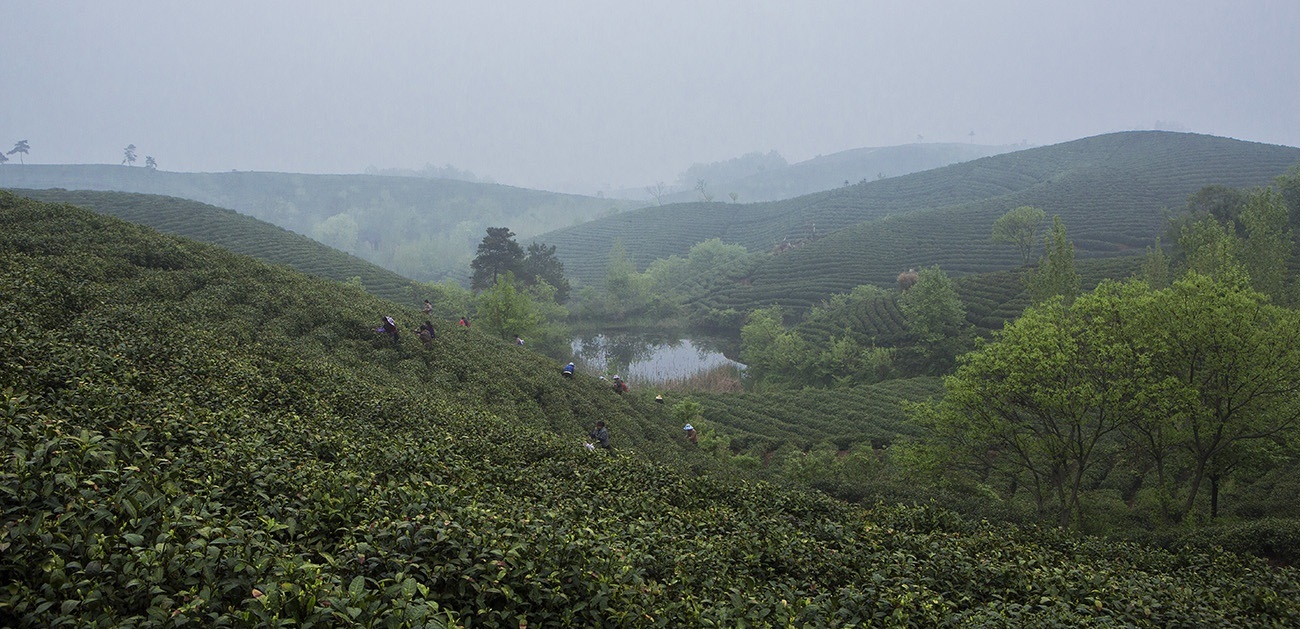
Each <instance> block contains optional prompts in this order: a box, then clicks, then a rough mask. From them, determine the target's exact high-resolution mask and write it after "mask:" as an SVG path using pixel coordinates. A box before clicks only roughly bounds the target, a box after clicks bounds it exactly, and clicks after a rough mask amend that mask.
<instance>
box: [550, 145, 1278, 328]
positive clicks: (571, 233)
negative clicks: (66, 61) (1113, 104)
mask: <svg viewBox="0 0 1303 629" xmlns="http://www.w3.org/2000/svg"><path fill="white" fill-rule="evenodd" d="M1298 159H1299V151H1298V149H1297V148H1292V147H1284V146H1272V145H1265V144H1256V143H1251V142H1242V141H1238V140H1231V139H1226V138H1217V137H1212V136H1204V135H1196V134H1182V133H1167V132H1150V131H1145V132H1127V133H1114V134H1108V135H1102V136H1096V137H1092V138H1085V139H1082V140H1076V141H1073V142H1067V143H1063V144H1057V145H1053V146H1047V147H1040V148H1034V149H1028V150H1025V151H1018V152H1014V153H1006V154H1002V155H996V156H993V157H987V158H982V159H977V160H973V161H970V162H964V163H961V164H955V165H953V166H947V167H944V168H938V169H935V170H930V171H927V172H922V173H915V174H911V175H906V176H903V177H895V178H891V179H883V180H879V181H870V182H866V183H862V184H856V185H851V186H847V187H844V188H840V189H837V190H832V191H828V192H824V193H820V194H813V195H808V196H804V197H799V198H796V199H790V200H787V201H781V202H776V203H758V204H750V205H743V204H725V203H709V204H702V203H697V204H684V205H675V206H666V207H659V208H645V209H642V210H638V211H636V212H627V213H624V214H621V215H619V216H615V217H608V218H603V219H599V220H595V221H591V222H589V223H585V224H583V225H578V226H575V227H571V228H566V229H562V230H558V231H556V232H551V233H548V234H544V235H542V236H540V238H543V239H545V240H546V241H547V242H549V243H553V244H556V245H557V255H558V257H560V258H561V259H562V260H563V262H564V263H565V265H566V269H567V272H568V273H569V274H570V275H571V276H572V277H574V278H576V279H577V280H579V281H581V282H583V283H588V284H594V285H600V282H601V278H602V272H603V271H604V269H605V267H606V265H607V262H608V252H609V251H610V243H611V242H612V241H615V240H619V241H621V242H622V243H623V244H624V246H625V248H626V249H627V250H628V251H629V254H630V256H631V258H632V259H633V260H634V262H635V263H636V264H637V265H638V266H639V267H640V268H642V267H645V266H646V265H647V264H648V263H650V262H651V261H652V260H654V259H657V258H662V257H668V256H670V255H685V254H686V252H687V251H688V249H689V248H691V246H692V245H693V244H696V243H698V242H701V241H703V240H706V239H709V238H716V237H718V238H720V239H722V240H724V241H725V242H729V243H737V244H741V245H744V246H746V247H747V248H748V249H750V250H752V251H764V252H768V251H776V250H780V249H781V250H785V251H786V253H783V254H781V255H776V256H774V257H773V258H772V259H770V260H768V261H766V262H765V263H763V264H762V265H761V267H760V268H759V269H757V270H756V273H755V274H754V275H753V276H752V277H747V278H742V281H741V282H738V283H735V284H732V285H729V286H721V287H720V290H721V291H722V292H723V293H724V294H722V295H721V296H719V297H718V298H715V299H714V302H716V303H718V304H719V305H720V306H721V307H735V308H746V307H751V305H753V304H763V303H770V302H773V301H774V300H775V299H779V301H778V303H790V304H792V305H798V304H800V305H808V304H810V303H812V301H813V300H817V299H820V298H822V297H823V296H826V295H828V294H830V293H831V292H839V291H845V290H849V288H850V287H853V286H855V285H857V284H864V283H875V284H889V283H891V282H893V281H894V278H895V277H896V274H898V273H899V272H901V271H904V270H906V269H907V268H909V267H916V268H917V267H921V266H928V265H933V264H936V265H940V266H941V267H942V268H943V269H944V270H946V271H947V272H949V273H952V274H961V273H971V272H979V271H993V270H1000V269H1008V268H1013V267H1015V266H1017V265H1018V264H1019V262H1020V261H1019V260H1018V259H1017V256H1016V253H1015V251H1014V250H1013V248H1012V247H1009V246H1008V245H1000V244H997V243H993V242H991V241H990V231H991V225H992V223H993V222H994V221H995V219H996V218H998V217H999V216H1000V215H1001V214H1003V213H1004V212H1006V211H1008V210H1010V209H1012V208H1014V207H1017V206H1019V205H1028V204H1030V205H1035V206H1037V207H1041V208H1042V209H1044V210H1045V211H1046V213H1047V214H1050V215H1053V214H1059V215H1061V216H1062V217H1063V218H1064V221H1065V223H1066V224H1067V227H1068V230H1069V236H1070V237H1071V238H1072V239H1073V241H1074V242H1075V243H1076V244H1077V246H1078V247H1080V248H1082V251H1081V255H1083V256H1117V255H1128V254H1131V253H1135V252H1136V250H1137V248H1139V249H1140V250H1141V251H1143V246H1144V245H1145V244H1152V243H1153V239H1154V237H1155V236H1157V235H1158V232H1159V231H1160V229H1161V225H1162V220H1163V219H1162V216H1163V211H1164V209H1173V210H1175V209H1180V208H1183V207H1185V203H1186V200H1187V198H1188V197H1189V195H1191V194H1193V193H1194V192H1196V191H1198V190H1199V189H1200V188H1201V187H1203V186H1206V185H1213V184H1220V185H1225V186H1229V187H1237V188H1243V187H1252V186H1265V185H1268V184H1270V183H1271V180H1272V178H1273V177H1275V176H1277V175H1280V174H1281V173H1283V172H1285V170H1286V169H1287V168H1288V167H1289V166H1291V165H1293V164H1294V163H1296V162H1297V161H1298ZM793 291H796V292H795V293H794V292H793Z"/></svg>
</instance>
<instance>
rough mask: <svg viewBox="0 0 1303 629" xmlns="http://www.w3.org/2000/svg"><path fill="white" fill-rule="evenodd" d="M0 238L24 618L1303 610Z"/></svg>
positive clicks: (172, 245)
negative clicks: (855, 491) (878, 501)
mask: <svg viewBox="0 0 1303 629" xmlns="http://www.w3.org/2000/svg"><path fill="white" fill-rule="evenodd" d="M0 226H2V227H3V229H0V363H2V364H4V365H5V366H6V368H5V369H4V370H0V398H2V399H0V416H2V417H3V419H2V420H0V421H2V422H3V430H2V431H0V452H2V453H3V459H0V518H3V526H0V545H2V546H0V547H2V548H3V552H2V553H0V624H3V625H5V626H13V627H47V626H60V625H72V626H87V627H97V626H98V627H108V626H165V625H166V626H180V625H184V624H203V625H206V626H233V627H254V626H257V627H263V626H282V625H284V626H289V625H296V626H309V625H311V626H339V625H358V626H392V627H408V626H413V627H414V626H433V627H437V626H491V627H498V626H512V627H515V626H530V627H548V626H552V627H568V626H739V625H742V626H776V627H786V626H870V625H872V626H929V627H931V626H986V625H995V626H1029V625H1055V624H1058V625H1073V626H1085V625H1100V624H1105V625H1108V624H1122V625H1139V626H1167V625H1173V624H1190V625H1198V626H1273V625H1287V626H1288V625H1295V624H1297V623H1298V620H1299V609H1298V593H1299V591H1298V573H1297V571H1296V570H1292V569H1272V568H1269V567H1267V566H1266V565H1265V564H1263V563H1262V562H1260V561H1257V560H1253V559H1249V558H1246V557H1241V556H1237V555H1232V554H1227V553H1223V552H1220V551H1218V550H1216V549H1208V550H1201V551H1190V552H1182V553H1170V552H1166V551H1159V550H1153V549H1149V548H1145V547H1141V546H1136V545H1132V544H1118V543H1107V542H1103V541H1100V540H1097V539H1091V538H1080V537H1075V536H1070V535H1067V534H1064V533H1060V532H1057V531H1050V530H1041V529H1034V528H1032V529H1027V528H1022V529H1019V528H1013V527H1008V526H1000V525H994V524H989V523H984V522H970V521H965V520H963V519H962V518H960V517H958V516H957V515H955V514H954V513H953V512H950V511H947V510H944V509H940V508H935V507H894V506H880V507H875V508H872V509H862V508H858V507H852V506H848V505H846V504H844V503H839V502H836V501H833V500H831V499H829V498H826V497H824V496H822V495H820V494H818V493H816V492H794V491H790V490H786V489H782V488H779V487H775V486H771V485H767V484H762V483H754V482H747V481H745V480H739V479H730V478H727V477H725V476H721V475H720V474H719V473H718V472H719V469H718V467H717V466H716V465H714V464H713V462H712V461H711V460H710V459H708V458H706V457H704V456H702V455H701V454H700V453H698V452H695V451H693V450H691V449H689V448H688V446H687V444H686V443H685V442H684V440H683V439H682V438H681V435H680V434H677V433H679V432H680V431H679V427H677V426H672V425H667V422H665V421H664V418H663V417H661V416H660V415H659V414H658V413H660V412H663V410H664V409H663V407H657V406H656V405H654V404H653V403H652V402H651V401H650V400H647V399H645V398H643V397H639V396H616V395H614V394H613V393H612V392H611V391H609V390H608V389H607V388H606V387H605V386H603V383H601V382H600V381H597V380H596V379H592V378H588V377H584V376H580V377H578V378H576V379H575V380H573V381H568V380H564V379H562V378H560V377H559V374H557V372H556V367H557V366H556V365H553V364H550V363H549V361H546V360H544V359H542V358H541V357H538V356H537V355H534V354H531V353H530V352H527V351H524V350H521V349H519V348H516V347H513V346H510V345H508V344H505V343H503V342H501V341H499V340H497V339H493V338H489V337H488V336H485V335H481V334H479V333H478V332H477V331H475V330H473V329H471V330H466V329H456V328H454V327H453V326H451V324H447V323H446V322H443V323H441V325H440V326H439V327H438V330H437V335H436V340H435V342H434V343H432V344H431V345H430V346H428V347H427V346H425V345H423V344H421V343H420V342H419V341H417V340H416V339H415V337H413V336H412V335H410V334H409V333H407V330H408V329H410V326H411V325H412V321H411V320H409V319H408V318H407V317H401V316H400V323H401V324H402V325H403V333H402V334H401V335H400V337H399V345H398V347H397V348H394V347H393V346H392V344H391V343H390V342H389V341H388V339H386V338H384V337H382V336H381V335H379V334H377V333H375V332H374V331H373V329H372V328H373V327H374V326H375V325H376V324H377V319H378V317H379V315H380V314H383V313H386V312H393V311H394V310H395V308H397V307H396V306H395V305H394V304H392V303H390V302H384V301H381V300H378V299H376V298H374V297H371V296H369V295H366V294H364V293H362V292H360V291H358V290H356V289H352V288H349V287H342V286H339V285H335V284H332V283H330V282H326V281H323V280H319V279H314V278H310V277H306V276H302V275H299V274H295V273H292V272H289V271H286V270H284V269H280V268H276V267H271V266H268V265H266V264H264V263H261V262H257V261H253V260H250V259H248V258H242V257H239V256H234V255H232V254H229V253H226V252H223V251H221V250H218V249H216V248H214V247H211V246H207V245H203V244H199V243H195V242H192V241H185V240H180V239H175V238H172V237H167V236H161V235H159V234H157V233H154V232H151V231H149V230H147V229H145V228H141V227H137V226H133V225H128V224H125V223H122V222H120V221H118V220H116V219H112V218H108V217H104V216H100V215H95V214H92V213H89V212H85V211H83V210H79V209H76V208H71V207H66V206H55V205H48V204H40V203H37V202H33V201H30V200H25V199H20V198H18V197H15V196H13V195H9V194H4V193H0ZM596 419H605V420H606V422H607V424H608V426H610V427H611V429H612V435H613V441H614V443H615V445H616V449H615V450H614V451H609V452H606V451H596V452H590V451H588V450H587V449H585V448H583V447H582V446H581V442H582V441H583V440H584V438H585V437H584V434H585V433H586V431H587V429H588V428H589V427H590V426H591V424H592V422H593V421H595V420H596Z"/></svg>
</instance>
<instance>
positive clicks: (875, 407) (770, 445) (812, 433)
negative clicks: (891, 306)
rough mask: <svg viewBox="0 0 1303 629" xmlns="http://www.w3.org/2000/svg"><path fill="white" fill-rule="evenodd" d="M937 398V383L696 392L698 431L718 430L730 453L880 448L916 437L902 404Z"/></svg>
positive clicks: (923, 380) (891, 382) (919, 380)
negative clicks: (699, 410) (791, 448)
mask: <svg viewBox="0 0 1303 629" xmlns="http://www.w3.org/2000/svg"><path fill="white" fill-rule="evenodd" d="M940 393H941V381H940V379H938V378H931V377H920V378H906V379H896V380H888V381H885V382H881V383H876V384H868V385H860V386H854V387H843V388H835V389H816V388H804V389H786V390H778V391H770V392H759V393H694V394H693V395H692V397H693V399H695V400H698V401H699V402H700V403H701V405H702V407H703V416H704V418H705V420H706V421H704V422H700V424H701V426H699V427H700V428H702V429H712V428H716V427H718V428H721V429H722V430H721V431H720V432H722V433H723V434H726V435H729V436H730V437H731V439H732V447H733V449H734V450H738V451H747V450H752V449H756V448H759V449H760V450H761V451H772V450H773V449H775V448H777V447H779V446H780V445H789V446H795V447H798V448H809V447H811V446H814V445H816V444H820V443H830V444H832V445H834V446H836V447H837V448H838V449H840V450H847V449H850V448H851V447H853V446H856V445H864V444H867V445H872V446H874V447H878V448H881V447H884V446H886V445H888V444H890V443H892V442H894V441H896V440H897V439H898V438H899V437H901V436H902V435H913V434H917V429H916V428H915V427H914V426H911V425H908V424H907V423H906V421H905V417H906V415H905V410H904V408H903V407H902V402H906V401H908V402H919V401H922V400H924V399H927V398H929V397H932V396H934V395H938V394H940Z"/></svg>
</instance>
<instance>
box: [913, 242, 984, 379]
mask: <svg viewBox="0 0 1303 629" xmlns="http://www.w3.org/2000/svg"><path fill="white" fill-rule="evenodd" d="M898 305H899V307H900V312H901V314H903V315H905V327H906V329H907V330H908V331H909V335H910V336H911V337H912V338H913V340H914V341H915V342H916V343H918V349H919V352H918V354H919V356H920V357H921V359H922V364H921V365H919V368H920V369H921V370H922V371H924V372H929V373H934V374H942V373H948V372H949V371H950V370H951V369H952V368H953V367H954V359H955V356H957V355H958V354H960V353H961V352H963V351H964V350H965V349H968V348H969V347H970V345H969V342H970V341H969V337H968V334H967V327H968V326H967V324H966V322H965V320H964V317H965V311H964V304H963V302H962V301H960V299H959V293H958V292H956V291H955V284H954V282H953V281H951V279H950V277H949V276H947V275H946V273H945V271H942V270H941V268H940V267H935V266H934V267H930V268H926V269H923V270H921V271H919V272H918V279H917V281H915V282H914V284H913V285H911V286H910V287H909V289H908V290H906V291H905V292H904V293H903V294H901V296H900V299H899V302H898Z"/></svg>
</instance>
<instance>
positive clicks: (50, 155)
mask: <svg viewBox="0 0 1303 629" xmlns="http://www.w3.org/2000/svg"><path fill="white" fill-rule="evenodd" d="M0 22H3V23H4V24H5V25H6V26H5V28H4V38H3V44H4V53H3V54H0V79H2V81H3V85H4V86H5V95H4V98H3V106H2V107H0V151H7V150H8V148H11V147H12V146H13V143H14V142H17V141H18V140H24V139H25V140H28V142H29V144H30V146H31V150H30V153H29V154H28V155H26V156H24V159H25V160H26V161H27V162H28V163H42V164H49V163H114V164H116V163H119V162H121V160H122V155H123V148H124V147H126V146H127V144H135V145H136V147H137V155H138V156H139V162H138V164H139V163H143V161H144V158H145V156H153V157H154V158H155V159H156V160H157V162H158V165H159V168H160V169H162V170H174V171H196V172H198V171H225V170H232V169H236V170H267V171H284V172H301V173H358V172H363V171H364V170H365V169H366V168H367V167H368V166H376V167H379V168H395V167H397V168H411V169H420V168H422V167H423V166H424V165H425V164H427V163H430V164H434V165H436V166H442V165H444V164H448V163H450V164H452V165H454V166H456V167H458V168H461V169H465V170H470V171H473V172H475V173H476V174H477V175H480V176H489V177H492V178H494V179H495V180H496V181H498V182H499V183H506V184H512V185H519V186H525V187H533V188H544V189H565V190H567V191H575V192H583V193H589V194H591V193H593V192H595V191H596V190H598V189H599V188H611V187H619V186H627V187H638V186H643V185H647V184H650V183H654V182H656V181H658V180H659V181H665V182H672V181H673V180H674V178H675V177H676V176H677V174H678V173H680V172H681V171H683V170H684V169H686V168H687V167H688V166H690V165H691V164H692V163H694V162H713V161H720V160H725V159H729V158H732V157H736V156H738V155H742V154H744V153H748V152H752V151H761V152H768V151H770V150H776V151H778V152H779V153H781V154H782V155H783V156H784V157H785V158H787V160H788V161H789V162H797V161H801V160H805V159H809V158H811V157H814V156H816V155H821V154H823V155H826V154H830V153H835V152H838V151H843V150H847V149H852V148H860V147H871V146H890V145H897V144H907V143H911V142H915V141H918V138H919V137H920V136H921V137H922V138H923V141H924V142H969V141H972V142H976V143H980V144H1010V143H1019V142H1024V141H1026V142H1028V143H1031V144H1052V143H1056V142H1063V141H1068V140H1073V139H1077V138H1081V137H1086V136H1090V135H1096V134H1100V133H1108V132H1113V131H1124V130H1131V129H1152V128H1164V129H1169V130H1180V131H1193V132H1199V133H1210V134H1214V135H1219V136H1227V137H1233V138H1239V139H1243V140H1252V141H1258V142H1268V143H1273V144H1287V145H1291V146H1298V145H1299V57H1300V50H1299V3H1298V2H1297V1H1296V0H1236V1H1224V2H1223V1H1205V0H1161V1H1147V0H1138V1H1125V2H1124V1H1121V0H1119V1H1107V2H1067V1H1064V2H1058V1H1044V0H1027V1H1012V0H981V1H967V0H954V1H949V2H927V1H904V0H902V1H895V0H890V1H869V0H860V1H809V2H795V1H790V0H789V1H781V2H780V1H760V2H741V1H732V2H713V1H710V0H688V1H679V0H674V1H668V2H660V1H658V2H652V3H642V2H637V3H635V2H611V1H606V2H596V1H594V2H569V1H549V2H537V1H528V2H516V1H512V2H459V3H448V2H427V1H419V0H406V1H390V2H384V1H380V2H355V1H336V0H325V1H323V0H314V1H311V2H308V1H295V2H287V1H275V2H264V1H257V2H249V1H230V0H222V1H220V2H213V1H203V2H199V1H184V2H177V1H176V0H165V1H164V0H150V1H122V2H98V1H83V2H68V1H62V0H54V1H40V2H37V1H33V0H0ZM970 133H971V135H970Z"/></svg>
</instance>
